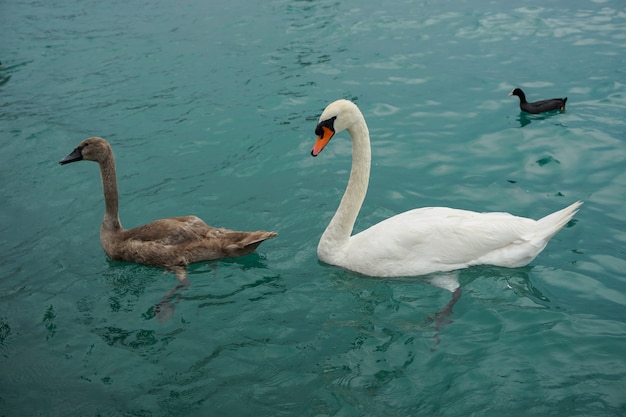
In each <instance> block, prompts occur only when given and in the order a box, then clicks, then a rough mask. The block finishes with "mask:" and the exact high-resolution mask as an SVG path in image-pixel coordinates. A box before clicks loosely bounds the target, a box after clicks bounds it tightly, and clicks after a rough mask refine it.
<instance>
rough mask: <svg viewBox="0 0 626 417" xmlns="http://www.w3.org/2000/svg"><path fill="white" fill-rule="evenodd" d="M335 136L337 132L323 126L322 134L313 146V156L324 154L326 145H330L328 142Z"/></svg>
mask: <svg viewBox="0 0 626 417" xmlns="http://www.w3.org/2000/svg"><path fill="white" fill-rule="evenodd" d="M334 135H335V132H334V131H333V130H332V129H330V128H328V127H326V126H322V134H321V135H319V136H318V137H317V140H316V141H315V145H313V149H311V155H313V156H317V155H319V153H320V152H322V149H324V147H325V146H326V145H328V142H330V139H331V138H332V137H333V136H334Z"/></svg>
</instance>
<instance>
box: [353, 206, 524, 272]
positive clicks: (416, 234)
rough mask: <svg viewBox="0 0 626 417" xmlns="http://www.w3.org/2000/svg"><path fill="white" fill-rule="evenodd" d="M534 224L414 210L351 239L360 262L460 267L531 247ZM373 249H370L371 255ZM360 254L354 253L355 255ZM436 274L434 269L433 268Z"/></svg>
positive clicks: (459, 212)
mask: <svg viewBox="0 0 626 417" xmlns="http://www.w3.org/2000/svg"><path fill="white" fill-rule="evenodd" d="M535 223H536V222H535V221H534V220H532V219H527V218H523V217H516V216H513V215H511V214H509V213H476V212H471V211H465V210H456V209H450V208H447V207H427V208H421V209H415V210H411V211H408V212H405V213H402V214H399V215H397V216H394V217H391V218H389V219H386V220H384V221H382V222H380V223H378V224H376V225H374V226H372V227H371V228H369V229H367V230H365V231H363V232H361V233H359V234H357V235H355V236H353V239H354V243H356V245H355V247H357V248H358V251H359V252H360V255H357V254H356V253H355V254H353V255H355V256H359V258H361V259H360V261H361V262H370V260H371V258H372V257H377V258H378V262H385V261H388V262H390V263H391V262H411V260H412V259H416V258H418V259H420V260H421V262H422V263H424V265H425V266H424V267H425V268H430V267H431V266H433V265H449V266H451V267H462V266H463V265H470V264H475V263H481V262H480V261H479V260H480V259H481V258H484V257H485V256H487V255H488V254H490V253H493V252H494V251H500V250H502V249H503V248H507V247H510V246H519V245H525V244H528V239H527V238H526V237H525V236H527V235H528V233H529V231H530V230H532V227H533V225H534V224H535ZM367 248H369V249H367ZM355 252H356V251H355ZM435 269H436V268H435Z"/></svg>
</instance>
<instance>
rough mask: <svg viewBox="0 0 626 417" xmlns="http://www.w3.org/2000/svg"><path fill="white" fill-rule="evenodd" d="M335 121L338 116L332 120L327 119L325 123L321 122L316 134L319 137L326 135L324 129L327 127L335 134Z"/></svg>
mask: <svg viewBox="0 0 626 417" xmlns="http://www.w3.org/2000/svg"><path fill="white" fill-rule="evenodd" d="M335 119H337V116H334V117H331V118H330V119H326V120H324V121H323V122H320V123H319V124H318V125H317V127H316V128H315V134H316V135H317V136H322V135H323V134H324V130H323V129H322V128H324V127H326V128H328V129H330V130H332V131H333V132H334V131H335V127H334V125H335Z"/></svg>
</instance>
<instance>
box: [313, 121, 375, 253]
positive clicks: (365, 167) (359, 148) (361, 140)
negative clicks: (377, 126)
mask: <svg viewBox="0 0 626 417" xmlns="http://www.w3.org/2000/svg"><path fill="white" fill-rule="evenodd" d="M348 133H349V134H350V137H351V138H352V169H351V171H350V179H349V180H348V185H347V187H346V191H345V193H344V195H343V197H342V198H341V203H340V204H339V208H337V211H336V213H335V215H334V216H333V218H332V220H331V221H330V223H329V224H328V227H327V228H326V230H325V231H324V234H323V235H322V238H321V239H320V244H319V248H322V247H324V248H327V249H332V250H333V251H340V250H341V248H345V247H346V246H347V245H348V243H349V240H350V236H351V235H352V229H353V228H354V223H355V221H356V218H357V216H358V214H359V211H360V209H361V206H362V205H363V201H364V200H365V195H366V194H367V186H368V183H369V177H370V164H371V159H372V155H371V149H370V135H369V131H368V129H367V124H366V123H365V119H364V118H363V115H361V114H359V115H358V118H357V120H356V122H355V123H354V124H353V125H352V127H350V128H349V129H348ZM337 255H339V254H337Z"/></svg>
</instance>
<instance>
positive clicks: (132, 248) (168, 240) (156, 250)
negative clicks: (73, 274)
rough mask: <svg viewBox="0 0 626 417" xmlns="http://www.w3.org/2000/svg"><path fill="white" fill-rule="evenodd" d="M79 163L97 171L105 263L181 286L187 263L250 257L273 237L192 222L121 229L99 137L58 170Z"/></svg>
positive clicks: (111, 167)
mask: <svg viewBox="0 0 626 417" xmlns="http://www.w3.org/2000/svg"><path fill="white" fill-rule="evenodd" d="M81 160H87V161H95V162H97V163H98V164H99V165H100V173H101V176H102V187H103V189H104V201H105V204H106V209H105V212H104V220H103V221H102V226H101V228H100V242H101V243H102V248H103V249H104V252H105V253H106V254H107V256H108V257H109V258H111V259H112V260H115V261H127V262H136V263H139V264H144V265H153V266H160V267H164V268H166V269H167V270H171V271H173V272H175V273H176V276H177V277H178V279H179V280H181V281H182V280H184V279H185V275H186V269H185V268H186V266H187V265H188V264H190V263H192V262H199V261H209V260H212V259H219V258H234V257H237V256H243V255H247V254H249V253H252V252H254V250H255V249H256V248H257V246H259V245H260V244H261V243H262V242H263V241H264V240H266V239H269V238H272V237H274V236H276V233H274V232H265V231H263V230H259V231H255V232H238V231H234V230H228V229H223V228H215V227H211V226H209V225H207V224H206V223H205V222H203V221H202V220H201V219H200V218H198V217H196V216H184V217H172V218H169V219H162V220H157V221H154V222H152V223H148V224H145V225H143V226H139V227H135V228H134V229H128V230H126V229H124V228H123V227H122V225H121V223H120V219H119V215H118V192H117V179H116V174H115V160H114V158H113V151H112V150H111V146H110V145H109V143H108V142H107V141H106V140H104V139H102V138H98V137H93V138H88V139H85V140H84V141H83V142H81V144H80V145H78V147H77V148H76V149H74V151H72V153H70V154H69V155H68V156H66V157H65V158H64V159H62V160H61V161H59V163H60V164H61V165H64V164H68V163H70V162H76V161H81Z"/></svg>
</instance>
